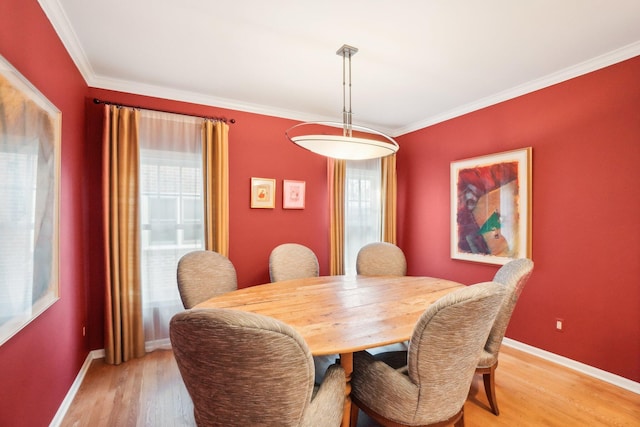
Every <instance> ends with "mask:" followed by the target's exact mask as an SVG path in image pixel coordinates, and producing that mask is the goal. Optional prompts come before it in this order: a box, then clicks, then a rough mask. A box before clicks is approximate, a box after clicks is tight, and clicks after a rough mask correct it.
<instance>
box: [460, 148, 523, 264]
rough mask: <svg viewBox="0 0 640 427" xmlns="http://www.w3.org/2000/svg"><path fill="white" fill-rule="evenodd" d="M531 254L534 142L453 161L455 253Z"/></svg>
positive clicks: (501, 259)
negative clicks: (526, 146)
mask: <svg viewBox="0 0 640 427" xmlns="http://www.w3.org/2000/svg"><path fill="white" fill-rule="evenodd" d="M525 257H528V258H530V257H531V147H528V148H523V149H518V150H513V151H506V152H502V153H497V154H491V155H487V156H482V157H475V158H472V159H465V160H457V161H454V162H451V258H453V259H460V260H465V261H475V262H481V263H488V264H506V263H507V262H508V261H510V260H512V259H516V258H525Z"/></svg>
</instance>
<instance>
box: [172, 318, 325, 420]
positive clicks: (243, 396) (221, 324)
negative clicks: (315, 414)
mask: <svg viewBox="0 0 640 427" xmlns="http://www.w3.org/2000/svg"><path fill="white" fill-rule="evenodd" d="M170 338H171V344H172V346H173V351H174V354H175V358H176V361H177V363H178V367H179V369H180V374H181V375H182V379H183V381H184V383H185V386H186V388H187V391H188V392H189V395H190V396H191V399H192V400H193V405H194V415H195V420H196V423H197V424H198V426H225V427H226V426H257V425H263V426H276V425H277V426H298V425H300V424H301V420H302V419H303V416H304V413H305V410H306V408H307V407H308V406H309V403H310V401H311V396H312V393H313V386H314V373H315V370H314V364H313V358H312V356H311V352H310V351H309V348H308V346H307V344H306V342H305V341H304V339H303V338H302V337H301V336H300V335H299V334H298V333H297V332H296V331H295V330H294V329H293V328H292V327H290V326H288V325H286V324H284V323H282V322H280V321H278V320H276V319H273V318H270V317H266V316H262V315H259V314H255V313H249V312H243V311H239V310H227V309H195V310H187V311H184V312H181V313H178V314H176V315H175V316H174V317H173V318H172V319H171V323H170Z"/></svg>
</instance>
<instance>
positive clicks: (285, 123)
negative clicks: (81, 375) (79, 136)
mask: <svg viewBox="0 0 640 427" xmlns="http://www.w3.org/2000/svg"><path fill="white" fill-rule="evenodd" d="M93 98H98V99H102V100H108V101H112V102H116V103H123V104H127V105H135V106H141V107H146V108H154V109H164V110H168V111H173V112H179V113H183V114H194V115H203V116H217V117H226V118H227V119H231V118H233V119H235V121H236V122H235V124H229V210H230V221H229V228H230V229H229V240H230V245H229V258H230V259H231V261H232V262H233V264H234V266H235V267H236V271H237V274H238V286H239V287H241V288H242V287H247V286H251V285H256V284H260V283H266V282H268V281H269V267H268V262H269V253H270V252H271V250H272V249H273V248H274V247H275V246H277V245H279V244H280V243H285V242H297V243H301V244H304V245H306V246H308V247H310V248H311V249H313V251H314V252H315V253H316V255H317V256H318V262H319V264H320V273H321V274H328V273H329V236H328V231H327V230H328V226H329V212H328V199H327V180H326V176H327V171H326V170H327V162H326V159H324V158H323V157H320V156H318V155H315V154H312V153H310V152H308V151H306V150H303V149H301V148H299V147H297V146H295V145H294V144H293V143H291V142H289V141H288V140H287V139H286V138H285V136H284V131H285V130H286V129H287V128H289V127H290V126H292V125H293V124H294V122H292V121H290V120H285V119H280V118H276V117H269V116H264V115H258V114H251V113H245V112H239V111H230V110H225V109H220V108H215V107H207V106H202V105H194V104H187V103H182V102H176V101H170V100H165V99H157V98H150V97H144V96H138V95H132V94H126V93H120V92H113V91H106V90H101V89H95V88H91V89H90V90H89V96H88V97H87V99H86V102H85V103H86V106H87V123H88V126H87V128H88V137H87V144H88V146H89V147H91V148H90V149H89V150H88V153H87V163H86V166H87V167H86V176H85V180H86V181H87V183H88V186H89V191H88V194H89V196H88V200H89V206H88V211H87V229H88V230H91V231H92V232H91V233H87V235H88V236H89V235H90V239H91V242H88V243H87V245H88V247H91V248H93V250H92V251H91V253H90V254H88V256H89V258H88V260H87V261H88V268H89V271H90V273H89V275H90V277H91V279H90V281H89V283H90V289H89V307H91V308H92V309H91V310H90V312H89V324H90V325H91V327H90V329H91V331H92V332H91V334H90V339H91V341H90V346H91V348H96V349H97V348H103V347H104V345H103V331H102V319H103V308H102V307H103V305H104V286H105V284H104V271H103V269H102V267H101V265H100V263H101V254H100V252H99V248H101V247H102V243H101V240H100V236H99V233H96V232H95V230H99V229H100V226H101V225H100V224H101V219H100V212H101V208H100V200H99V199H98V198H97V197H96V195H97V194H99V191H100V161H101V160H100V150H99V147H100V137H101V136H100V135H101V129H102V108H103V107H102V105H99V106H98V105H95V104H93V103H92V99H93ZM251 177H261V178H275V179H276V207H275V209H251V208H250V205H249V202H250V181H251ZM283 179H292V180H301V181H306V199H305V209H303V210H298V209H295V210H291V209H286V210H285V209H282V180H283Z"/></svg>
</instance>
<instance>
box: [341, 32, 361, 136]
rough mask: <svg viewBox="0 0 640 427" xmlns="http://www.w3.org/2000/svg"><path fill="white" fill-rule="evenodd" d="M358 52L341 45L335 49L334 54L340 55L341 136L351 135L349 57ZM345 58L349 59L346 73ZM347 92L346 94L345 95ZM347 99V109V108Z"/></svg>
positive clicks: (355, 48) (351, 113)
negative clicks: (342, 127)
mask: <svg viewBox="0 0 640 427" xmlns="http://www.w3.org/2000/svg"><path fill="white" fill-rule="evenodd" d="M356 53H358V48H357V47H353V46H349V45H346V44H345V45H342V47H341V48H340V49H338V50H337V51H336V55H339V56H342V122H343V123H344V131H343V136H348V137H351V136H352V135H353V127H352V126H353V110H352V109H351V57H352V56H353V55H355V54H356ZM347 59H348V60H349V67H348V71H349V72H348V74H347V66H346V65H347V64H346V62H347ZM347 75H348V80H349V89H348V91H347ZM347 94H348V96H347ZM347 101H348V105H349V109H348V110H347Z"/></svg>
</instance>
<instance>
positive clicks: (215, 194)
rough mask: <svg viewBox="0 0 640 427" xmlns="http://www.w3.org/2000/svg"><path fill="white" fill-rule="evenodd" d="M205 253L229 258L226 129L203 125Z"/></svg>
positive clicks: (207, 122) (220, 125)
mask: <svg viewBox="0 0 640 427" xmlns="http://www.w3.org/2000/svg"><path fill="white" fill-rule="evenodd" d="M202 173H203V180H202V183H203V195H204V203H203V204H204V236H205V238H204V242H205V249H207V250H210V251H216V252H218V253H221V254H222V255H224V256H229V126H228V125H227V124H226V123H223V122H219V121H215V122H214V121H211V120H205V122H204V123H203V124H202Z"/></svg>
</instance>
